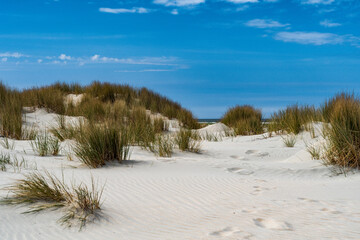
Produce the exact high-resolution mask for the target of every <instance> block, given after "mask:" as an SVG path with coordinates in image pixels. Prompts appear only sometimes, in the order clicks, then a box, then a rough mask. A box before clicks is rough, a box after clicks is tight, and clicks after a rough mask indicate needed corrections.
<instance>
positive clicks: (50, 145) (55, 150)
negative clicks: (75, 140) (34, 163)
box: [30, 132, 61, 157]
mask: <svg viewBox="0 0 360 240" xmlns="http://www.w3.org/2000/svg"><path fill="white" fill-rule="evenodd" d="M30 143H31V147H32V149H33V151H34V152H37V153H38V154H39V155H40V156H42V157H43V156H47V155H49V154H51V155H53V156H56V155H58V154H59V152H60V148H61V147H60V142H59V140H58V139H57V138H54V137H51V136H49V135H48V133H47V132H45V133H44V134H39V135H37V136H36V138H35V140H33V141H31V142H30Z"/></svg>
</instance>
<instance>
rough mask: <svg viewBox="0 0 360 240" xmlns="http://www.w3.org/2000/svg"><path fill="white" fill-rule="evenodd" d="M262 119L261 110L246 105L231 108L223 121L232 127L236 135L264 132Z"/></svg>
mask: <svg viewBox="0 0 360 240" xmlns="http://www.w3.org/2000/svg"><path fill="white" fill-rule="evenodd" d="M261 119H262V114H261V111H260V110H257V109H255V108H253V107H252V106H248V105H244V106H235V107H233V108H230V109H229V110H228V111H227V112H226V113H225V115H224V117H223V118H222V119H221V122H222V123H224V124H225V125H227V126H229V127H232V128H233V129H234V131H235V134H236V135H253V134H261V133H263V132H264V130H263V125H262V122H261Z"/></svg>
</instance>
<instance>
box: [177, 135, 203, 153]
mask: <svg viewBox="0 0 360 240" xmlns="http://www.w3.org/2000/svg"><path fill="white" fill-rule="evenodd" d="M200 139H201V138H200V136H199V134H198V133H197V132H195V131H191V130H188V129H181V130H180V131H179V132H177V134H176V136H175V143H176V145H177V146H178V147H179V149H180V150H181V151H188V152H194V153H199V152H200V150H201V149H200V145H201V143H200V142H199V140H200Z"/></svg>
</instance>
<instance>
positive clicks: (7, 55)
mask: <svg viewBox="0 0 360 240" xmlns="http://www.w3.org/2000/svg"><path fill="white" fill-rule="evenodd" d="M0 57H11V58H21V57H28V56H27V55H24V54H21V53H18V52H13V53H11V52H5V53H0Z"/></svg>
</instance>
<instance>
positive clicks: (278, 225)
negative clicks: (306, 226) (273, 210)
mask: <svg viewBox="0 0 360 240" xmlns="http://www.w3.org/2000/svg"><path fill="white" fill-rule="evenodd" d="M254 223H255V225H257V226H259V227H262V228H266V229H271V230H282V231H292V230H293V227H292V225H291V224H290V223H288V222H282V221H277V220H275V219H271V218H269V219H263V218H256V219H254Z"/></svg>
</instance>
